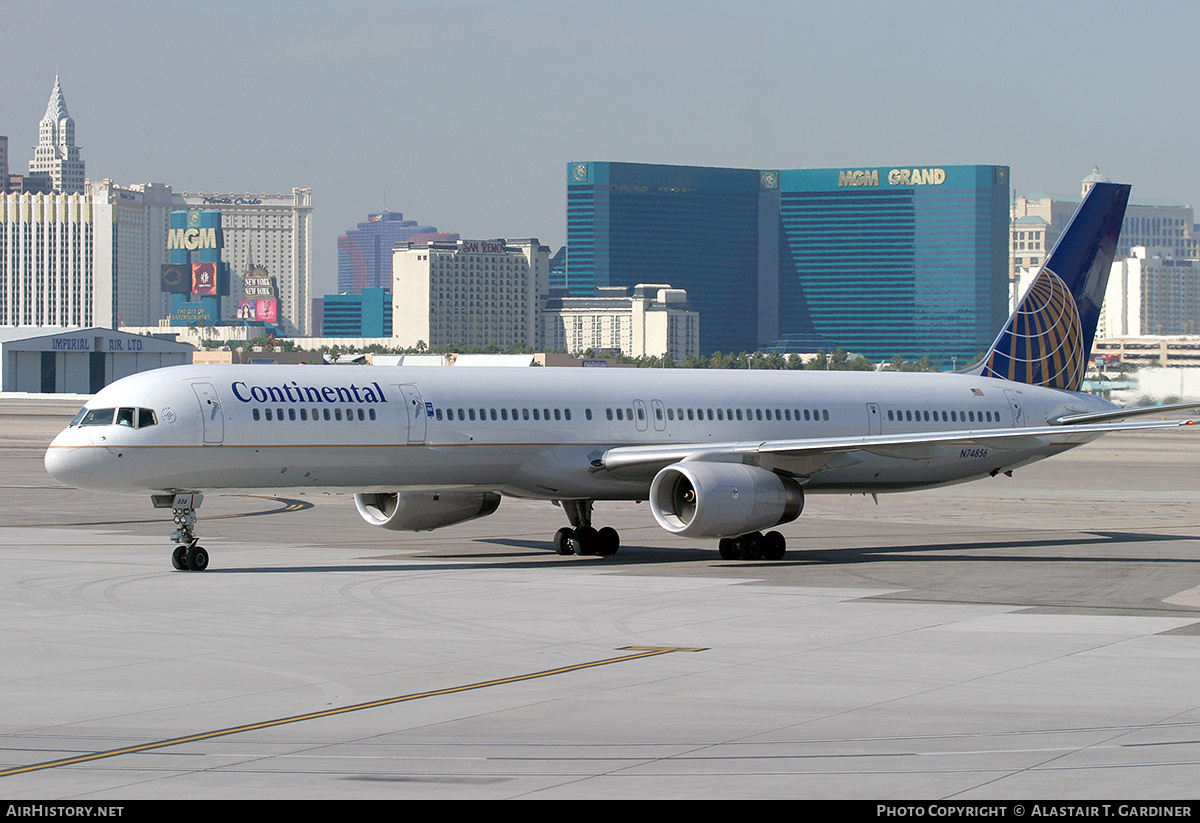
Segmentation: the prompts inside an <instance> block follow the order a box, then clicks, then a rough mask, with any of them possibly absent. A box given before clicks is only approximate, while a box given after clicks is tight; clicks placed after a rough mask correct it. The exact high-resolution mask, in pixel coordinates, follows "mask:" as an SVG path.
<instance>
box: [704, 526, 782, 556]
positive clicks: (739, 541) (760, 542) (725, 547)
mask: <svg viewBox="0 0 1200 823" xmlns="http://www.w3.org/2000/svg"><path fill="white" fill-rule="evenodd" d="M719 546H720V551H721V558H722V559H723V560H782V559H783V554H784V552H785V551H787V539H786V538H785V537H784V536H783V535H782V534H780V533H779V532H767V533H766V534H763V533H762V532H750V533H749V534H743V535H739V536H738V537H724V538H722V539H721V542H720V544H719Z"/></svg>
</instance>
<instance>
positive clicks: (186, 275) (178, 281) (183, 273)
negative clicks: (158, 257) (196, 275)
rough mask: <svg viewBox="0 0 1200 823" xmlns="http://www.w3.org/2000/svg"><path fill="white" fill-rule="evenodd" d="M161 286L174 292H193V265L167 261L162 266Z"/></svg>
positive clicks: (167, 290)
mask: <svg viewBox="0 0 1200 823" xmlns="http://www.w3.org/2000/svg"><path fill="white" fill-rule="evenodd" d="M161 287H162V290H163V291H165V292H170V293H172V294H191V293H192V267H191V266H190V265H188V264H186V263H183V264H180V263H165V264H164V265H163V267H162V275H161Z"/></svg>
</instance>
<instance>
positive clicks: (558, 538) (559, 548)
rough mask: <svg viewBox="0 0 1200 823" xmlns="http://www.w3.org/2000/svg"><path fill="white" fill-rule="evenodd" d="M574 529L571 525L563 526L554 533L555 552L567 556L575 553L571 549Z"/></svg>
mask: <svg viewBox="0 0 1200 823" xmlns="http://www.w3.org/2000/svg"><path fill="white" fill-rule="evenodd" d="M572 533H573V530H572V529H571V528H570V527H569V526H563V527H562V528H561V529H559V530H558V531H556V532H555V533H554V552H555V554H561V555H563V556H566V555H568V554H574V552H573V551H572V549H571V535H572Z"/></svg>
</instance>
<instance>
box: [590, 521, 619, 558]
mask: <svg viewBox="0 0 1200 823" xmlns="http://www.w3.org/2000/svg"><path fill="white" fill-rule="evenodd" d="M620 548H621V536H620V535H619V534H617V530H616V529H614V528H613V527H612V526H605V527H604V528H602V529H601V530H600V531H598V532H596V554H598V555H600V556H601V557H609V556H611V555H614V554H616V553H617V550H618V549H620Z"/></svg>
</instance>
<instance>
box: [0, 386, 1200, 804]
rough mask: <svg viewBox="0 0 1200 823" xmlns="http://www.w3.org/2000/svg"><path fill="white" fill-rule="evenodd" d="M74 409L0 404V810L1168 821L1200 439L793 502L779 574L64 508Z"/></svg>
mask: <svg viewBox="0 0 1200 823" xmlns="http://www.w3.org/2000/svg"><path fill="white" fill-rule="evenodd" d="M78 405H79V404H78V403H76V402H74V401H67V402H61V401H49V402H46V401H35V400H32V399H23V398H5V399H0V570H2V573H0V619H2V620H3V626H4V632H3V634H0V661H2V662H0V795H2V796H4V797H5V798H8V799H13V798H36V799H39V800H49V799H56V800H86V801H109V800H133V799H139V798H160V799H176V798H245V799H267V798H279V799H296V798H320V799H334V798H462V799H477V798H488V799H496V798H546V799H559V798H564V799H565V798H870V799H875V798H887V799H898V800H903V799H914V800H915V799H923V800H934V799H947V800H979V799H1030V798H1039V799H1121V798H1139V799H1157V800H1167V799H1195V798H1196V797H1197V795H1198V794H1200V792H1198V790H1197V787H1198V786H1200V689H1198V688H1197V683H1198V682H1200V488H1198V485H1200V483H1198V481H1200V471H1198V470H1197V457H1198V456H1200V428H1198V429H1196V430H1181V431H1173V432H1160V433H1143V434H1136V435H1109V436H1107V437H1105V438H1102V439H1101V440H1099V441H1097V442H1096V443H1093V444H1090V445H1088V446H1083V447H1081V448H1079V449H1076V450H1074V451H1073V452H1071V453H1068V454H1066V455H1062V456H1060V457H1057V458H1053V459H1051V460H1048V461H1044V462H1042V463H1040V464H1037V465H1035V466H1031V467H1028V468H1026V469H1022V470H1019V471H1017V472H1016V474H1015V476H1014V477H1012V478H1006V477H1003V476H1001V477H997V478H994V479H992V480H987V481H981V482H978V483H974V484H967V485H962V486H955V487H950V488H947V489H942V490H935V491H929V492H917V493H909V494H901V495H890V496H882V497H880V499H879V504H878V505H876V504H875V503H874V502H873V501H872V500H871V498H869V497H862V496H857V497H850V496H844V495H843V496H811V497H810V498H809V500H808V505H807V509H806V511H805V513H804V514H803V515H802V516H801V517H800V519H799V520H797V521H796V522H794V523H791V524H788V525H787V526H785V527H784V528H783V529H781V530H782V531H783V532H784V533H785V534H786V535H787V538H788V554H787V557H786V558H785V559H784V560H783V561H780V562H775V563H769V562H741V561H724V560H721V559H720V558H719V557H718V555H717V552H716V546H715V543H714V542H697V541H693V540H684V539H678V538H675V537H673V536H672V535H670V534H668V533H667V532H664V531H662V530H661V529H659V528H658V527H657V525H655V523H654V520H653V517H652V515H651V514H650V511H649V509H648V507H647V506H645V505H636V504H632V503H630V504H604V503H601V504H597V506H596V521H597V523H598V524H603V525H613V526H615V527H616V528H617V529H618V530H619V531H620V533H621V538H622V548H621V551H620V553H619V554H617V555H616V556H614V557H609V558H600V557H585V558H574V557H559V556H558V555H556V554H554V553H553V552H552V551H551V550H550V548H549V541H550V538H551V536H552V535H553V533H554V531H555V530H556V529H557V528H559V526H561V525H564V524H565V522H566V521H565V517H564V516H563V514H562V512H561V511H560V510H558V509H556V508H555V507H553V506H552V505H550V504H547V503H535V502H530V501H521V500H511V499H506V500H505V501H504V502H503V504H502V505H501V506H500V509H499V511H498V512H497V513H496V514H495V515H493V516H491V517H489V518H485V519H483V520H478V521H474V522H471V523H467V524H462V525H460V526H456V527H451V528H448V529H445V530H442V531H437V532H432V533H423V534H416V535H413V534H405V533H392V532H386V531H382V530H379V529H373V528H372V527H370V526H368V525H367V524H365V523H363V522H362V521H361V520H360V519H359V518H358V516H357V514H356V512H355V510H354V505H353V501H352V499H351V498H349V497H335V496H315V497H288V496H283V497H270V496H263V497H217V496H212V495H210V496H206V499H205V503H204V507H203V508H202V509H201V510H200V514H201V519H200V522H199V527H198V529H199V534H200V535H201V538H202V540H201V542H202V544H203V545H204V546H205V547H206V548H208V549H209V551H210V553H211V555H212V565H211V566H210V568H209V570H208V571H206V572H203V573H188V572H176V571H173V570H172V569H171V564H170V550H171V548H172V547H171V544H170V541H169V539H168V536H169V534H170V532H171V531H172V529H173V526H172V524H171V522H170V513H169V512H166V511H162V510H155V509H153V508H152V507H151V506H150V502H149V500H148V499H146V498H142V497H120V496H105V495H99V494H92V493H86V492H78V491H75V490H72V489H69V488H66V487H64V486H62V485H61V484H59V483H58V482H57V481H55V480H53V479H52V478H50V477H49V476H48V475H46V474H45V472H44V470H43V468H42V462H41V461H42V453H43V450H44V448H45V445H46V443H47V442H48V441H49V439H50V437H51V436H53V434H54V433H56V432H57V431H58V430H59V429H60V428H61V427H62V426H63V425H65V423H66V421H67V420H69V419H70V417H71V416H72V415H73V414H74V412H75V411H76V409H77V407H78Z"/></svg>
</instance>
